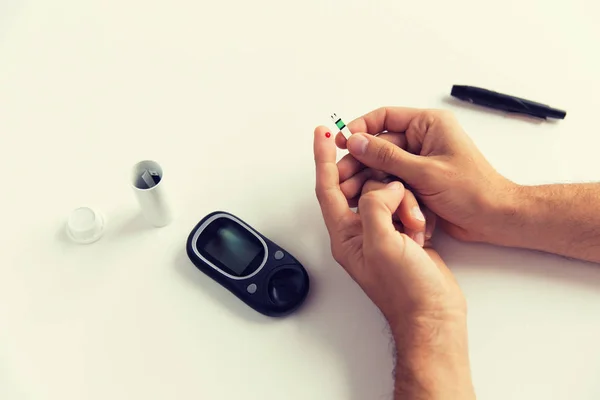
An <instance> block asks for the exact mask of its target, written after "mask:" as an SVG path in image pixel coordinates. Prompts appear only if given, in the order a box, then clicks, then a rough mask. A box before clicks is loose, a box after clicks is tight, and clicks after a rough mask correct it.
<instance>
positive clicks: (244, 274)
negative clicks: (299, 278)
mask: <svg viewBox="0 0 600 400" xmlns="http://www.w3.org/2000/svg"><path fill="white" fill-rule="evenodd" d="M221 218H226V219H227V220H228V221H226V223H231V222H233V223H235V224H236V228H238V229H236V231H237V232H238V233H240V232H241V233H242V234H243V235H247V236H246V237H245V238H244V239H245V240H247V241H248V242H252V243H251V244H252V245H258V244H260V246H262V249H261V250H260V251H259V253H258V254H257V255H256V256H255V257H254V258H253V259H252V260H251V261H249V263H248V265H247V266H246V267H245V268H243V270H242V271H239V272H238V271H236V270H235V268H230V267H232V266H227V265H225V264H224V263H223V262H222V261H221V260H219V259H217V258H216V257H214V256H213V255H212V254H210V252H209V251H206V249H205V246H206V245H207V244H208V243H209V242H210V241H211V240H214V235H216V234H217V231H218V229H219V225H218V224H219V222H224V221H218V220H219V219H221ZM191 246H192V250H193V252H194V253H195V254H196V256H198V257H199V258H200V259H201V260H202V261H204V262H205V263H206V264H207V265H208V266H210V267H211V268H213V269H215V270H216V271H218V272H219V273H221V274H223V275H225V276H227V277H228V278H230V279H234V280H241V279H248V278H251V277H252V276H254V275H256V274H257V273H258V272H259V271H260V270H261V269H262V268H263V267H264V266H265V264H266V261H267V258H268V247H267V244H266V243H265V241H264V240H263V238H262V237H260V236H259V235H257V234H256V233H255V232H254V231H253V230H252V228H250V227H249V226H248V225H246V224H245V223H244V222H242V221H241V220H239V219H238V218H236V217H234V216H233V215H229V214H225V213H219V214H215V215H213V216H211V217H210V218H209V219H207V220H206V221H205V222H204V223H203V224H202V225H201V226H200V227H199V228H198V229H197V230H196V232H195V233H194V236H193V237H192V243H191ZM231 251H232V252H235V249H233V248H232V249H231Z"/></svg>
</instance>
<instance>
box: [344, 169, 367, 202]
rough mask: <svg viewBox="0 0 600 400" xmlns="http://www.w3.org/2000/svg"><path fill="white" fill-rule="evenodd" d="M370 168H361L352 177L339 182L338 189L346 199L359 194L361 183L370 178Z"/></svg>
mask: <svg viewBox="0 0 600 400" xmlns="http://www.w3.org/2000/svg"><path fill="white" fill-rule="evenodd" d="M371 172H372V170H371V169H370V168H367V169H363V170H362V171H360V172H359V173H358V174H356V175H354V176H353V177H352V178H350V179H348V180H347V181H345V182H342V183H341V184H340V189H341V190H342V193H343V194H344V197H346V199H352V198H354V197H356V196H358V195H359V194H360V192H361V191H362V188H363V185H364V184H365V182H366V181H367V179H369V178H371Z"/></svg>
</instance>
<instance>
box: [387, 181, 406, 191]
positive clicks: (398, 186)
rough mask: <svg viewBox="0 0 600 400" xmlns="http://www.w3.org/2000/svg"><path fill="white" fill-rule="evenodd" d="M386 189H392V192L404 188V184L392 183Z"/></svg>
mask: <svg viewBox="0 0 600 400" xmlns="http://www.w3.org/2000/svg"><path fill="white" fill-rule="evenodd" d="M385 188H386V189H390V190H398V189H400V188H402V184H400V182H398V181H394V182H390V183H388V184H387V185H386V186H385Z"/></svg>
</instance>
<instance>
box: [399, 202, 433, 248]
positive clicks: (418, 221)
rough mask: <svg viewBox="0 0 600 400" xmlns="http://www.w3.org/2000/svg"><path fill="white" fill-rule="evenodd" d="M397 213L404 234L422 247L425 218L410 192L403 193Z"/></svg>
mask: <svg viewBox="0 0 600 400" xmlns="http://www.w3.org/2000/svg"><path fill="white" fill-rule="evenodd" d="M397 213H398V217H400V222H402V224H403V225H404V227H405V232H404V233H406V234H407V235H408V236H409V237H410V238H411V239H412V240H414V241H415V242H417V244H418V245H419V246H421V247H423V245H424V244H425V225H426V224H425V216H424V215H423V212H422V211H421V207H420V206H419V202H418V201H417V199H416V198H415V195H414V194H413V193H412V192H411V191H410V190H407V191H406V192H405V193H404V199H403V200H402V203H400V206H398V211H397Z"/></svg>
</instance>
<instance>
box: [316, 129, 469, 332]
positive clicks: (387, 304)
mask: <svg viewBox="0 0 600 400" xmlns="http://www.w3.org/2000/svg"><path fill="white" fill-rule="evenodd" d="M326 132H327V129H326V128H325V127H319V128H317V129H316V130H315V137H314V153H315V164H316V176H317V178H316V193H317V198H318V199H319V203H320V205H321V210H322V213H323V218H324V220H325V224H326V226H327V229H328V231H329V236H330V239H331V249H332V253H333V256H334V258H335V259H336V261H337V262H339V263H340V264H341V265H342V266H343V267H344V269H346V271H347V272H348V273H349V274H350V275H351V276H352V278H353V279H354V280H355V281H356V282H357V283H358V284H359V285H360V286H361V288H362V289H363V290H364V291H365V293H366V294H367V295H368V296H369V298H371V300H372V301H373V302H374V303H375V305H377V307H379V309H380V310H381V311H382V313H383V314H384V316H385V317H386V318H387V320H388V321H389V323H390V326H391V328H392V332H394V334H395V336H396V334H406V332H408V331H410V328H411V326H413V325H414V324H415V321H421V322H423V321H431V322H432V323H434V324H437V323H443V322H444V321H448V320H452V321H456V320H458V321H463V320H464V319H465V314H466V305H465V301H464V297H463V295H462V293H461V291H460V289H459V287H458V285H457V283H456V281H455V280H454V278H453V276H452V274H451V273H450V271H449V270H448V268H447V267H446V266H445V265H444V263H443V262H442V260H441V259H440V258H439V256H438V255H437V253H436V252H435V251H433V250H431V249H427V250H424V249H423V248H421V246H419V244H417V243H416V242H415V241H414V240H412V239H411V238H409V237H408V236H407V235H406V234H403V233H400V232H399V231H398V230H396V227H395V226H394V223H393V221H392V216H393V215H394V214H396V215H398V216H399V219H400V221H401V222H402V224H403V225H407V226H409V227H410V229H415V230H418V229H421V230H422V229H423V226H424V221H422V220H421V221H419V220H417V219H415V218H414V217H413V214H411V213H410V211H409V210H411V209H413V207H415V206H418V205H417V203H416V200H415V199H414V197H412V196H411V195H407V193H408V192H407V191H406V190H405V189H404V187H403V186H402V185H401V183H400V182H391V183H389V184H387V185H385V184H383V183H374V182H371V183H369V184H368V186H367V187H365V193H364V194H363V195H362V196H361V198H360V200H359V205H358V207H359V210H360V214H356V213H354V212H352V211H351V210H350V208H349V206H348V202H347V201H346V198H345V197H344V195H343V193H342V191H341V189H340V186H339V174H338V168H337V166H336V164H335V160H336V149H335V144H334V141H333V140H332V139H331V138H328V137H327V135H326ZM396 337H397V336H396Z"/></svg>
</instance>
